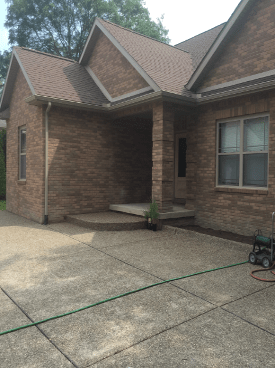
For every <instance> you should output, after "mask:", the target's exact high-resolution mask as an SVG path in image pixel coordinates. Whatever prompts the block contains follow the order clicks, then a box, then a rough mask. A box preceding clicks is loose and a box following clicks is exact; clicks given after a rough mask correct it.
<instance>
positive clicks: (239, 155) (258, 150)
mask: <svg viewBox="0 0 275 368" xmlns="http://www.w3.org/2000/svg"><path fill="white" fill-rule="evenodd" d="M217 133H218V141H217V167H216V171H217V172H216V174H217V175H216V185H217V186H229V187H246V188H252V187H255V188H259V187H265V188H266V187H267V185H268V182H267V178H268V138H269V116H268V115H266V114H265V115H261V116H254V117H250V116H249V117H244V118H241V119H238V120H236V119H234V120H233V119H232V120H227V121H222V122H218V125H217ZM248 155H249V156H251V157H249V158H248V157H246V156H248ZM226 156H227V157H226ZM230 156H235V159H233V157H232V158H231V160H230ZM237 162H239V165H237Z"/></svg>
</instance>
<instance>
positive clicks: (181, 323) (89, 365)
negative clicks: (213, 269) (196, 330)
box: [82, 306, 220, 368]
mask: <svg viewBox="0 0 275 368" xmlns="http://www.w3.org/2000/svg"><path fill="white" fill-rule="evenodd" d="M219 308H220V307H218V306H217V307H215V308H213V309H210V310H208V311H206V312H203V313H200V314H198V315H197V316H194V317H192V318H189V319H188V320H186V321H183V322H180V323H177V324H176V325H174V326H171V327H168V328H166V329H164V330H162V331H160V332H157V333H156V334H154V335H151V336H148V337H146V338H145V339H143V340H140V341H138V342H136V343H134V344H132V345H129V346H127V347H126V348H124V349H121V350H119V351H117V352H115V353H113V354H110V355H108V356H106V357H104V358H102V359H100V360H97V361H96V362H94V363H92V364H88V365H86V366H84V367H82V368H89V367H92V366H93V365H95V364H98V363H99V362H101V361H103V360H105V359H107V358H110V357H111V356H113V355H116V354H119V353H122V352H123V351H125V350H128V349H130V348H132V347H133V346H136V345H138V344H140V343H142V342H144V341H147V340H149V339H152V338H153V337H155V336H158V335H161V334H162V333H164V332H166V331H169V330H172V329H173V328H176V327H179V326H181V325H183V324H184V323H186V322H189V321H192V320H193V319H196V318H198V317H200V316H202V315H204V314H207V313H209V312H212V311H213V310H215V309H219Z"/></svg>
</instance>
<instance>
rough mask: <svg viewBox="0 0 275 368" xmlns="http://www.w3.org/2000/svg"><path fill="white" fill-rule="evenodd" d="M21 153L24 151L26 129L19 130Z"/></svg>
mask: <svg viewBox="0 0 275 368" xmlns="http://www.w3.org/2000/svg"><path fill="white" fill-rule="evenodd" d="M21 153H26V129H22V130H21Z"/></svg>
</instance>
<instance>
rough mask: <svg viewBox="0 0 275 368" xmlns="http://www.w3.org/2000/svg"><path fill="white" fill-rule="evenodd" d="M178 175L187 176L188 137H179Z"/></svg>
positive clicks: (180, 176)
mask: <svg viewBox="0 0 275 368" xmlns="http://www.w3.org/2000/svg"><path fill="white" fill-rule="evenodd" d="M178 177H179V178H185V177H186V138H179V165H178Z"/></svg>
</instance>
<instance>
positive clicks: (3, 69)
mask: <svg viewBox="0 0 275 368" xmlns="http://www.w3.org/2000/svg"><path fill="white" fill-rule="evenodd" d="M10 58H11V52H9V51H7V50H5V51H4V52H1V51H0V100H1V96H2V92H3V89H4V85H5V79H6V75H7V72H8V69H9V63H10Z"/></svg>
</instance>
